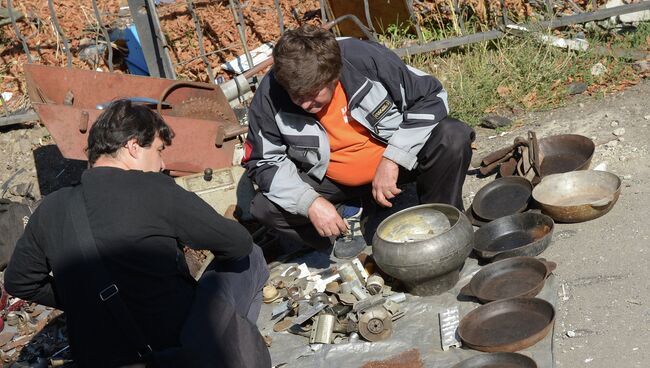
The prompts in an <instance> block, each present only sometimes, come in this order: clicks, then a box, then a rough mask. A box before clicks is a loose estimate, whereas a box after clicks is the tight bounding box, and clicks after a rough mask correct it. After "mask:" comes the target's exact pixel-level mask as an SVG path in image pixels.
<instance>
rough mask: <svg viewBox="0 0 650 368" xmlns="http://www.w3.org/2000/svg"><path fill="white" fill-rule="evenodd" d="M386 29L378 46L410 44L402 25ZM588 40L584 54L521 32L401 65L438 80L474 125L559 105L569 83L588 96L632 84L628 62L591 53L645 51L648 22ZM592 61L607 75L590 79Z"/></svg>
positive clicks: (436, 35)
mask: <svg viewBox="0 0 650 368" xmlns="http://www.w3.org/2000/svg"><path fill="white" fill-rule="evenodd" d="M389 30H390V31H391V32H389V34H388V36H387V39H386V40H384V42H385V43H387V44H388V45H389V46H391V47H399V46H401V45H403V44H404V43H405V42H413V41H414V40H416V37H415V36H414V35H411V34H408V33H406V32H405V31H404V28H403V27H402V28H399V27H394V28H393V29H389ZM455 33H456V32H455V30H453V29H447V30H444V31H437V32H432V31H428V33H427V36H428V37H432V38H430V39H441V38H444V37H451V36H453V35H454V34H455ZM565 37H567V38H568V37H569V36H565ZM430 39H429V40H430ZM589 42H590V48H589V50H588V51H586V52H582V51H571V50H566V49H561V48H557V47H554V46H550V45H547V44H545V43H542V42H540V41H539V40H538V39H537V38H536V37H535V36H534V35H533V34H527V35H524V36H520V37H508V38H504V39H500V40H495V41H488V42H483V43H475V44H471V45H467V46H464V47H462V48H457V49H453V50H450V51H448V52H446V53H444V54H441V55H433V54H421V55H415V56H411V57H408V58H407V59H406V60H405V61H406V62H407V63H408V64H410V65H413V66H414V67H417V68H419V69H422V70H424V71H425V72H428V73H430V74H432V75H435V76H436V77H438V79H440V80H441V82H442V83H443V85H444V86H445V88H446V89H447V92H448V93H449V101H450V105H451V106H450V108H451V109H452V115H453V116H454V117H456V118H459V119H461V120H464V121H466V122H467V123H469V124H470V125H476V124H478V123H479V121H480V119H481V118H482V117H483V116H485V115H486V114H488V113H498V114H505V115H508V114H512V113H513V112H514V113H517V112H522V111H533V110H544V109H550V108H555V107H558V106H561V105H564V104H566V103H567V101H569V98H568V97H569V96H568V90H567V87H568V86H569V85H570V84H572V83H577V82H582V83H585V84H587V85H588V87H589V88H588V92H587V93H590V94H594V95H596V94H601V93H603V94H604V93H607V92H611V91H614V90H619V89H622V88H624V87H626V86H628V85H630V84H634V83H636V82H637V81H638V80H639V79H640V77H639V76H638V75H637V74H636V73H635V72H634V70H633V69H632V68H631V66H630V63H629V59H626V58H625V57H616V56H613V55H610V54H608V53H602V51H601V52H596V51H591V50H596V49H598V46H600V47H611V48H623V49H635V50H638V49H644V48H645V49H648V48H650V23H649V22H646V23H641V24H640V25H639V26H638V28H637V31H636V32H633V33H627V34H624V35H615V36H608V37H603V36H602V35H590V36H589ZM601 50H602V48H601ZM598 63H601V64H602V65H604V66H605V67H606V69H607V71H606V72H605V73H604V74H602V75H599V76H594V75H592V74H591V69H592V67H593V66H594V65H595V64H598Z"/></svg>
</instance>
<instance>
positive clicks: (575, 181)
mask: <svg viewBox="0 0 650 368" xmlns="http://www.w3.org/2000/svg"><path fill="white" fill-rule="evenodd" d="M620 193H621V179H620V178H619V177H618V176H616V175H615V174H612V173H610V172H606V171H595V170H586V171H575V172H569V173H563V174H556V175H549V176H547V177H545V178H544V180H542V182H541V183H540V184H539V185H537V187H535V190H533V198H534V199H535V201H537V203H539V206H540V207H541V208H542V212H544V213H546V214H547V215H549V216H551V217H552V218H553V219H555V220H557V221H561V222H582V221H588V220H593V219H595V218H597V217H600V216H602V215H604V214H606V213H607V212H609V210H611V209H612V207H613V206H614V204H615V203H616V201H617V200H618V197H619V195H620Z"/></svg>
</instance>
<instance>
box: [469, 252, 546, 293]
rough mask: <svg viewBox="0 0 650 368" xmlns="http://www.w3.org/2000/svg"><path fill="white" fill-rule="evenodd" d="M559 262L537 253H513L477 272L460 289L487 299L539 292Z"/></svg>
mask: <svg viewBox="0 0 650 368" xmlns="http://www.w3.org/2000/svg"><path fill="white" fill-rule="evenodd" d="M555 267H556V264H555V263H554V262H547V261H546V260H545V259H537V258H534V257H512V258H506V259H503V260H501V261H498V262H494V263H491V264H489V265H487V266H485V267H483V268H481V270H480V271H479V272H477V273H476V274H475V275H474V277H472V280H471V281H470V282H469V284H467V285H465V286H464V287H463V288H462V289H461V290H460V293H461V294H463V295H467V296H472V297H475V298H477V299H478V300H480V301H481V303H487V302H491V301H494V300H500V299H507V298H514V297H522V298H529V297H533V296H535V295H537V293H539V291H540V290H542V288H543V287H544V283H545V282H546V278H548V276H549V275H550V274H551V272H553V270H554V269H555Z"/></svg>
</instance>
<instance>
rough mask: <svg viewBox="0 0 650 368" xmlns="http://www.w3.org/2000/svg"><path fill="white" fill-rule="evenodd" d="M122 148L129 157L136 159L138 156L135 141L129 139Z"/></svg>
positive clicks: (138, 146)
mask: <svg viewBox="0 0 650 368" xmlns="http://www.w3.org/2000/svg"><path fill="white" fill-rule="evenodd" d="M124 148H126V150H127V152H128V153H129V155H130V156H131V157H133V158H135V159H137V158H138V157H139V156H140V145H139V144H138V140H137V139H135V138H131V139H129V140H128V141H126V146H125V147H124Z"/></svg>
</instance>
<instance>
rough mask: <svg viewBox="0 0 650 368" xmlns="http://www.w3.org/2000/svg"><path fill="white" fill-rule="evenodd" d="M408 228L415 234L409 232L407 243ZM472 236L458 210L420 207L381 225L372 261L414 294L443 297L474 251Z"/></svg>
mask: <svg viewBox="0 0 650 368" xmlns="http://www.w3.org/2000/svg"><path fill="white" fill-rule="evenodd" d="M440 214H442V215H443V216H441V215H440ZM445 223H446V224H447V225H446V224H445ZM405 224H408V225H405ZM405 228H409V229H413V231H414V233H413V235H414V236H413V235H409V234H411V233H410V230H409V232H407V241H404V239H405V238H404V236H403V234H402V232H403V231H404V229H405ZM409 237H410V240H409ZM473 237H474V230H473V228H472V225H471V224H470V222H469V220H468V219H467V217H466V216H465V215H464V214H463V213H461V212H460V211H459V210H458V209H456V208H455V207H453V206H449V205H445V204H424V205H419V206H415V207H411V208H407V209H405V210H402V211H399V212H397V213H395V214H393V215H391V216H389V217H388V218H386V219H385V220H384V221H382V222H381V223H380V224H379V227H378V228H377V232H376V233H375V236H374V239H373V258H374V260H375V262H376V263H377V265H378V266H379V267H380V268H381V270H382V271H384V272H385V273H386V274H388V275H390V276H392V277H394V278H396V279H398V280H400V281H402V283H403V284H404V285H405V287H406V288H407V289H408V290H409V292H411V293H412V294H416V295H433V294H440V293H442V292H445V291H447V290H449V289H450V288H452V287H453V286H454V285H455V284H456V282H457V281H458V277H459V270H460V268H461V267H462V265H463V264H464V262H465V259H466V258H467V256H468V255H469V254H470V252H471V251H472V240H473Z"/></svg>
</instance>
